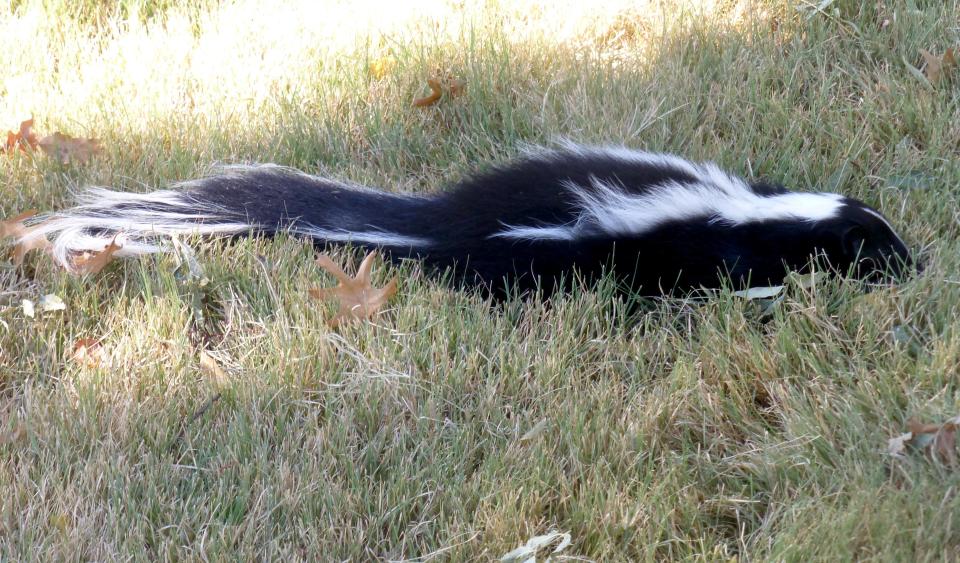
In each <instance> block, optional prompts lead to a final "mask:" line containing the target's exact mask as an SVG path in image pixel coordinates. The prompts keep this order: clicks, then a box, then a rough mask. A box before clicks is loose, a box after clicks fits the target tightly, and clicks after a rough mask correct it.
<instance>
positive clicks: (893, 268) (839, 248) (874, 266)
mask: <svg viewBox="0 0 960 563" xmlns="http://www.w3.org/2000/svg"><path fill="white" fill-rule="evenodd" d="M842 201H843V205H841V206H840V207H839V208H838V210H837V213H836V215H835V216H834V217H832V218H830V219H826V220H824V221H823V223H822V225H821V228H822V231H821V232H822V234H823V236H824V238H825V239H826V242H825V243H824V245H823V249H822V250H823V252H824V253H825V254H826V256H825V257H826V259H827V261H828V262H829V264H830V267H831V268H833V269H835V270H836V271H837V272H838V273H840V274H848V275H851V276H853V277H855V278H858V279H863V280H866V281H869V282H883V281H896V280H898V279H900V278H901V277H902V276H903V275H904V274H906V273H908V272H910V271H911V270H914V269H917V267H918V265H917V262H916V261H915V260H914V258H913V256H912V255H911V253H910V249H909V248H907V245H906V244H905V243H904V242H903V239H902V238H900V236H899V235H898V234H897V233H896V231H895V230H894V228H893V225H891V224H890V221H888V220H887V219H886V218H885V217H884V216H883V215H881V214H880V212H879V211H877V210H875V209H873V208H871V207H869V206H867V205H866V204H864V203H863V202H861V201H858V200H855V199H851V198H843V200H842Z"/></svg>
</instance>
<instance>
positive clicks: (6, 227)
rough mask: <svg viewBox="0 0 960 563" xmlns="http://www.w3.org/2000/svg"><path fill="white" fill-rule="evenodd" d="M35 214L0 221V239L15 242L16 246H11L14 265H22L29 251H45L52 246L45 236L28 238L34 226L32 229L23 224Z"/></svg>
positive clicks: (31, 212)
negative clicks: (9, 239)
mask: <svg viewBox="0 0 960 563" xmlns="http://www.w3.org/2000/svg"><path fill="white" fill-rule="evenodd" d="M36 214H37V212H36V211H27V212H24V213H21V214H20V215H17V216H16V217H12V218H10V219H7V220H4V221H0V239H5V238H13V239H16V240H17V242H16V244H14V246H13V263H14V265H17V266H19V265H20V264H23V259H24V257H25V256H26V255H27V253H28V252H30V251H31V250H44V251H47V250H50V248H52V246H53V245H51V244H50V241H49V240H47V237H45V236H41V235H36V236H29V235H30V234H31V232H32V231H33V229H35V228H36V225H34V226H33V227H27V226H26V225H25V224H24V221H26V220H27V219H29V218H30V217H33V216H34V215H36Z"/></svg>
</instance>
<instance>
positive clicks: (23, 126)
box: [3, 117, 37, 152]
mask: <svg viewBox="0 0 960 563" xmlns="http://www.w3.org/2000/svg"><path fill="white" fill-rule="evenodd" d="M16 148H19V149H20V150H21V151H26V150H27V149H28V148H29V149H35V148H37V134H36V133H34V132H33V118H32V117H31V118H30V119H27V120H25V121H22V122H21V123H20V129H19V131H17V132H16V133H14V132H13V131H7V142H6V143H4V145H3V151H4V152H6V151H11V150H13V149H16Z"/></svg>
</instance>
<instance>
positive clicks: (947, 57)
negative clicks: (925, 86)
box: [920, 48, 957, 85]
mask: <svg viewBox="0 0 960 563" xmlns="http://www.w3.org/2000/svg"><path fill="white" fill-rule="evenodd" d="M920 55H921V56H922V57H923V62H924V67H923V74H924V76H926V78H927V80H929V81H930V84H933V85H937V84H938V83H939V82H940V81H941V80H942V79H943V77H944V76H946V75H948V74H949V73H950V72H952V71H953V69H954V68H955V67H956V66H957V61H956V58H955V57H954V53H953V49H952V48H950V49H947V51H946V52H945V53H944V54H943V55H942V56H939V57H938V56H937V55H934V54H933V53H931V52H930V51H927V50H926V49H920Z"/></svg>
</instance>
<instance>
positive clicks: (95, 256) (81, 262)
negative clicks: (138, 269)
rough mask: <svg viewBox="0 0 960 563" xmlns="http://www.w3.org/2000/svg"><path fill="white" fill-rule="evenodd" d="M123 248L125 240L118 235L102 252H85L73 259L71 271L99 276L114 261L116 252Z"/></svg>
mask: <svg viewBox="0 0 960 563" xmlns="http://www.w3.org/2000/svg"><path fill="white" fill-rule="evenodd" d="M121 248H123V238H122V237H121V234H120V233H118V234H117V235H115V236H114V237H113V240H111V241H110V244H108V245H107V246H106V247H104V249H103V250H101V251H100V252H84V253H83V254H80V255H78V256H76V257H74V258H73V260H72V261H71V264H70V271H71V272H73V273H75V274H98V273H100V270H102V269H103V268H104V267H105V266H106V265H107V264H109V263H110V261H111V260H113V257H114V256H113V255H114V253H115V252H117V251H118V250H120V249H121Z"/></svg>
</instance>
